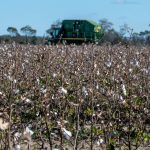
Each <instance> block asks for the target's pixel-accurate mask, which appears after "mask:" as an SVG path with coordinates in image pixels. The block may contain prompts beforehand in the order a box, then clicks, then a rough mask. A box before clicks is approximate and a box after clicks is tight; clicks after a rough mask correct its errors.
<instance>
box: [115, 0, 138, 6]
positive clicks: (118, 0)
mask: <svg viewBox="0 0 150 150" xmlns="http://www.w3.org/2000/svg"><path fill="white" fill-rule="evenodd" d="M112 3H113V4H122V5H124V4H138V3H137V2H136V1H133V0H113V1H112Z"/></svg>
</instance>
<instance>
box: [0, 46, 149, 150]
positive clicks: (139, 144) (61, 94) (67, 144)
mask: <svg viewBox="0 0 150 150" xmlns="http://www.w3.org/2000/svg"><path fill="white" fill-rule="evenodd" d="M149 49H150V48H149V47H143V46H139V47H137V46H132V45H130V46H123V45H121V44H120V45H113V46H112V45H102V46H98V45H92V44H89V45H84V44H83V45H80V46H79V45H78V46H77V45H53V46H52V45H51V46H41V45H38V46H33V45H18V44H12V45H11V44H10V45H5V44H2V45H0V130H1V132H0V149H14V150H19V149H28V150H32V149H41V150H43V149H49V150H54V149H57V150H62V149H69V150H71V149H74V150H78V149H82V150H84V149H85V150H86V149H91V150H99V149H107V148H108V149H116V148H118V149H129V150H131V149H138V148H141V149H148V148H149V146H150V111H149V110H150V102H149V96H150V95H149V91H150V90H149V87H150V77H149V72H150V58H149V56H150V50H149Z"/></svg>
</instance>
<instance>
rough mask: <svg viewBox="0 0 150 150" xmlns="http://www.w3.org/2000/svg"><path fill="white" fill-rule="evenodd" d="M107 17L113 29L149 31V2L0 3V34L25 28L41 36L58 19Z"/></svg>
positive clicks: (53, 0) (30, 0)
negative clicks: (128, 27)
mask: <svg viewBox="0 0 150 150" xmlns="http://www.w3.org/2000/svg"><path fill="white" fill-rule="evenodd" d="M102 18H107V19H108V20H109V21H111V22H112V23H113V24H114V28H115V29H116V30H119V27H120V26H121V25H123V24H124V23H127V24H128V25H129V26H130V27H132V28H133V29H134V30H135V31H137V32H139V31H143V30H146V29H147V30H150V27H149V26H148V25H149V24H150V0H1V2H0V34H7V31H6V30H7V27H9V26H13V27H16V28H17V29H18V30H19V31H20V28H21V27H23V26H25V25H30V26H32V27H33V28H35V29H36V30H37V35H42V36H43V35H44V33H45V30H46V29H48V28H49V27H50V25H51V24H52V23H53V22H55V21H56V20H58V19H60V20H63V19H90V20H94V21H96V22H98V21H99V20H100V19H102Z"/></svg>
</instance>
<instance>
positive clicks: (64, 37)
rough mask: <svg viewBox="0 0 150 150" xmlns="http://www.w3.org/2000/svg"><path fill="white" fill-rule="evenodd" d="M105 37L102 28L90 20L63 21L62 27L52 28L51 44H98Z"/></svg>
mask: <svg viewBox="0 0 150 150" xmlns="http://www.w3.org/2000/svg"><path fill="white" fill-rule="evenodd" d="M102 36H103V30H102V27H101V26H100V25H99V24H97V23H96V22H94V21H89V20H63V21H62V24H61V27H56V26H52V28H51V39H50V41H51V43H58V42H64V41H65V42H67V43H83V42H97V41H99V40H100V39H101V38H102Z"/></svg>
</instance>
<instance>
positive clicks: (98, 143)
mask: <svg viewBox="0 0 150 150" xmlns="http://www.w3.org/2000/svg"><path fill="white" fill-rule="evenodd" d="M103 143H104V140H103V139H102V138H99V139H98V140H97V141H96V144H97V145H98V146H100V145H101V144H103Z"/></svg>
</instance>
